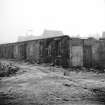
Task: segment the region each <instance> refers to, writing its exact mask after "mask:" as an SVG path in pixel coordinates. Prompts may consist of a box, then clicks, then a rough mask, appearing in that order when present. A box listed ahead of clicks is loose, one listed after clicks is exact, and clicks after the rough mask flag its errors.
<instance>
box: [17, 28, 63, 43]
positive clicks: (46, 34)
mask: <svg viewBox="0 0 105 105" xmlns="http://www.w3.org/2000/svg"><path fill="white" fill-rule="evenodd" d="M62 35H64V34H63V32H62V31H55V30H44V32H43V34H42V35H40V36H34V35H26V36H19V37H18V42H21V41H27V40H34V39H41V38H47V37H55V36H62Z"/></svg>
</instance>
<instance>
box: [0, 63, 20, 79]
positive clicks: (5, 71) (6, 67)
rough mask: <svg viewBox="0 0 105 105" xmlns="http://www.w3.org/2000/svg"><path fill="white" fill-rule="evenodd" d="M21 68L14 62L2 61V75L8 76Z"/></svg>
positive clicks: (0, 74)
mask: <svg viewBox="0 0 105 105" xmlns="http://www.w3.org/2000/svg"><path fill="white" fill-rule="evenodd" d="M18 70H19V67H17V66H15V65H14V64H12V63H9V64H6V63H2V62H0V77H6V76H10V75H13V74H15V73H16V72H17V71H18Z"/></svg>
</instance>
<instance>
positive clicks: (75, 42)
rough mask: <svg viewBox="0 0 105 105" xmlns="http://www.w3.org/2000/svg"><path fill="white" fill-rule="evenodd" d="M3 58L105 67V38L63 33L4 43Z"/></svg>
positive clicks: (1, 47)
mask: <svg viewBox="0 0 105 105" xmlns="http://www.w3.org/2000/svg"><path fill="white" fill-rule="evenodd" d="M0 58H5V59H17V60H27V61H30V62H32V63H39V64H40V63H51V64H54V65H58V66H63V67H78V66H85V67H96V66H101V67H105V64H104V63H105V41H104V39H101V40H96V39H94V38H88V39H80V38H71V37H69V36H68V35H61V36H57V37H54V36H53V37H46V38H40V39H35V40H29V41H23V42H16V43H8V44H1V45H0Z"/></svg>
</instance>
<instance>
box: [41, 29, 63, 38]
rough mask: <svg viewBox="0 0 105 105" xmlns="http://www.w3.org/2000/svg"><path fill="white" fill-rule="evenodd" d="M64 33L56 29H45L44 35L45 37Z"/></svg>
mask: <svg viewBox="0 0 105 105" xmlns="http://www.w3.org/2000/svg"><path fill="white" fill-rule="evenodd" d="M61 35H64V34H63V32H62V31H56V30H44V32H43V34H42V36H43V37H44V36H45V37H53V36H61Z"/></svg>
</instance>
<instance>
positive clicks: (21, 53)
mask: <svg viewBox="0 0 105 105" xmlns="http://www.w3.org/2000/svg"><path fill="white" fill-rule="evenodd" d="M14 58H15V59H26V43H18V44H15V45H14Z"/></svg>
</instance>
